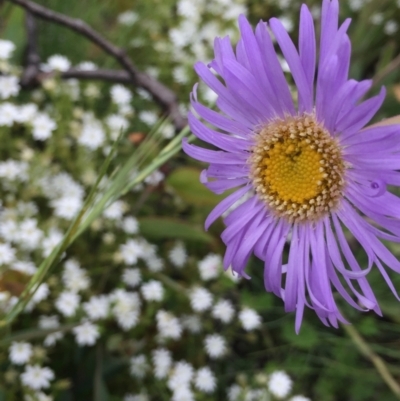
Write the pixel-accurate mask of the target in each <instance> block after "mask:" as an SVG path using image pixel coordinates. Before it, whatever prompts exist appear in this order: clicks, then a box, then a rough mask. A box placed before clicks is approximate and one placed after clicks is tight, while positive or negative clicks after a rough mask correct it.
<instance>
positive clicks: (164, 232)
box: [139, 217, 213, 243]
mask: <svg viewBox="0 0 400 401" xmlns="http://www.w3.org/2000/svg"><path fill="white" fill-rule="evenodd" d="M139 225H140V233H141V234H143V236H145V237H148V238H151V239H181V240H186V241H200V242H206V243H209V242H212V241H213V237H212V236H211V235H210V234H208V233H206V232H205V231H204V229H203V227H198V226H194V225H193V224H188V223H186V222H184V221H182V220H177V219H168V218H161V217H145V218H142V219H139Z"/></svg>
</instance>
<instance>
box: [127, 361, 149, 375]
mask: <svg viewBox="0 0 400 401" xmlns="http://www.w3.org/2000/svg"><path fill="white" fill-rule="evenodd" d="M148 368H149V365H148V363H147V359H146V356H145V355H138V356H134V357H132V358H131V360H130V369H129V371H130V373H131V375H132V376H133V377H137V378H138V379H142V378H143V377H144V376H145V375H146V371H147V370H148Z"/></svg>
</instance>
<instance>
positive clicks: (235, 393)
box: [227, 384, 242, 401]
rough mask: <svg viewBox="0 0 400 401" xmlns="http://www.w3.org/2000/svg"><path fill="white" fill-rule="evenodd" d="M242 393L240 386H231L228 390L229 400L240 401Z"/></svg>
mask: <svg viewBox="0 0 400 401" xmlns="http://www.w3.org/2000/svg"><path fill="white" fill-rule="evenodd" d="M241 392H242V389H241V388H240V386H238V385H237V384H233V385H232V386H230V387H229V388H228V391H227V393H228V400H229V401H238V400H239V396H240V394H241Z"/></svg>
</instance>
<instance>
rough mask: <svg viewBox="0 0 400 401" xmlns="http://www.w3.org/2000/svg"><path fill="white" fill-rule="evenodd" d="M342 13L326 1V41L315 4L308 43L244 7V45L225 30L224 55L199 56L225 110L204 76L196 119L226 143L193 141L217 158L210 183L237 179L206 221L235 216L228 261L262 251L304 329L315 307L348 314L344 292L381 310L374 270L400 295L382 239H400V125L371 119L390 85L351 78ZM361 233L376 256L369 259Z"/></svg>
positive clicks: (334, 320)
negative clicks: (341, 303)
mask: <svg viewBox="0 0 400 401" xmlns="http://www.w3.org/2000/svg"><path fill="white" fill-rule="evenodd" d="M338 19H339V4H338V0H324V1H323V4H322V16H321V35H320V38H319V42H318V45H319V52H318V51H317V40H316V36H315V29H314V22H313V19H312V16H311V14H310V11H309V10H308V8H307V6H305V5H303V6H302V8H301V13H300V32H299V43H298V46H297V47H296V46H295V44H294V43H293V42H292V40H291V39H290V37H289V35H288V33H287V32H286V30H285V29H284V27H283V25H282V23H281V22H280V21H279V20H278V19H275V18H272V19H271V20H270V21H269V23H266V22H263V21H261V22H260V23H259V24H258V25H257V27H256V29H255V31H254V30H253V29H252V27H251V26H250V24H249V23H248V21H247V20H246V18H245V17H244V16H241V17H240V18H239V28H240V32H241V39H240V40H239V42H238V43H237V45H236V49H233V48H232V46H231V43H230V40H229V38H228V37H225V38H217V39H216V40H215V47H214V50H215V58H214V60H212V62H211V63H210V64H209V65H204V64H203V63H197V64H196V65H195V70H196V72H197V73H198V75H199V77H200V78H201V79H202V80H203V81H204V82H205V84H206V85H208V86H209V87H210V88H211V89H212V90H213V91H214V92H215V93H216V95H217V96H218V97H217V101H216V106H217V108H218V109H219V110H218V111H213V110H211V109H209V108H207V107H205V106H204V105H202V104H201V103H200V102H198V99H197V94H196V91H197V85H196V86H195V88H194V90H193V93H192V99H191V103H192V107H193V113H192V112H191V113H189V124H190V127H191V129H192V132H193V133H194V135H196V136H197V137H198V138H199V139H201V140H202V141H204V142H206V143H209V144H210V145H213V146H214V147H215V148H216V149H209V148H201V147H198V146H196V145H191V144H188V143H187V142H186V141H184V142H183V148H184V151H185V152H186V153H187V154H188V155H189V156H191V157H193V158H195V159H197V160H200V161H202V162H206V163H209V166H208V168H207V169H206V170H204V171H203V173H202V175H201V181H202V183H203V184H204V185H205V186H207V187H208V188H209V189H210V190H211V191H213V192H215V193H218V194H220V193H223V192H225V191H227V190H232V189H234V191H233V192H232V191H231V193H230V194H229V195H228V196H227V197H226V198H225V199H224V200H223V201H222V202H221V203H219V204H218V205H217V206H216V207H215V208H214V210H213V211H212V212H211V213H210V215H209V216H208V218H207V220H206V228H208V227H209V226H210V225H211V224H212V223H213V222H214V221H215V220H216V219H218V218H219V217H221V216H224V223H225V225H226V228H225V230H224V231H223V233H222V234H221V238H222V240H223V241H224V243H225V244H226V247H227V249H226V253H225V257H224V267H225V268H226V269H227V268H228V267H229V266H231V267H232V270H233V271H234V272H236V273H237V274H239V275H240V276H243V277H248V276H247V274H246V272H245V269H246V264H247V262H248V260H249V258H250V256H251V255H253V254H254V255H255V256H256V257H258V258H259V259H261V260H262V261H264V264H265V268H264V283H265V288H266V290H267V291H270V292H273V293H274V294H276V295H277V296H278V297H280V298H282V300H283V301H284V304H285V310H286V311H287V312H291V311H295V313H296V323H295V326H296V331H298V330H299V329H300V325H301V321H302V318H303V312H304V308H305V306H307V307H309V308H312V309H314V310H315V312H316V314H317V315H318V317H319V318H320V319H321V321H322V322H323V323H324V324H325V325H332V326H334V327H337V326H338V321H340V322H344V323H346V320H345V319H344V317H343V316H342V315H341V313H340V311H339V309H338V307H337V304H336V300H335V298H334V296H333V293H334V292H338V293H339V294H340V295H341V296H342V297H343V298H344V299H345V300H346V301H347V302H348V303H349V304H350V305H351V306H353V307H354V308H356V309H358V310H361V311H368V310H373V311H375V312H376V313H378V314H381V311H380V308H379V305H378V302H377V300H376V298H375V296H374V293H373V291H372V289H371V286H370V284H369V283H368V280H367V276H368V273H369V272H370V271H371V269H379V271H380V273H381V274H382V276H383V278H384V279H385V280H386V282H387V284H388V286H389V288H390V289H391V291H392V292H393V294H394V295H395V297H396V298H399V297H398V295H397V292H396V289H395V288H394V286H393V284H392V282H391V280H390V277H389V274H388V271H390V270H393V271H395V272H397V273H400V262H399V261H398V260H396V258H395V257H394V256H393V255H392V254H391V253H390V251H389V250H388V249H387V248H386V247H385V246H384V245H383V244H382V241H381V240H389V241H394V242H400V199H399V198H398V197H397V196H396V195H394V194H393V193H391V192H389V190H388V189H387V188H388V186H400V172H399V170H400V126H399V125H387V126H375V127H370V128H364V127H365V125H366V124H367V123H368V122H369V121H370V120H371V119H372V117H373V116H374V115H375V113H376V112H377V111H378V109H379V107H380V106H381V104H382V102H383V100H384V96H385V90H384V89H383V88H382V90H381V91H380V93H379V94H378V95H376V96H374V97H372V98H370V99H368V100H362V98H363V97H364V95H365V94H366V93H367V91H368V90H369V89H370V87H371V82H370V81H361V82H357V81H355V80H352V79H349V78H348V73H349V65H350V53H351V43H350V40H349V37H348V36H347V29H348V27H349V25H350V20H346V21H344V22H343V23H342V24H341V25H339V24H338ZM268 28H270V31H272V33H273V35H274V36H275V39H276V42H277V45H278V46H279V49H280V52H281V53H282V55H283V57H284V59H285V61H286V63H287V65H288V66H289V69H290V74H291V76H292V79H293V82H294V84H295V92H297V96H292V92H293V91H291V89H290V87H289V85H288V82H287V80H286V77H285V74H284V72H283V70H282V67H281V62H280V61H279V58H278V56H277V52H276V50H275V48H274V44H273V41H272V39H271V36H270V34H269V29H268ZM317 54H318V57H317ZM317 66H318V69H317ZM317 71H318V73H317ZM294 98H295V99H296V100H295V101H294ZM349 235H352V236H353V237H354V239H355V240H356V241H357V242H358V243H359V244H360V246H361V247H362V249H363V250H364V252H365V254H366V256H367V264H366V265H360V264H359V262H358V261H357V259H356V257H355V255H354V253H353V250H352V249H351V247H350V246H349V244H348V240H347V238H348V236H349ZM285 246H286V247H287V248H288V255H286V254H287V252H284V248H285ZM285 255H286V256H285Z"/></svg>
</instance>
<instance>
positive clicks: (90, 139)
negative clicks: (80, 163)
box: [78, 119, 106, 150]
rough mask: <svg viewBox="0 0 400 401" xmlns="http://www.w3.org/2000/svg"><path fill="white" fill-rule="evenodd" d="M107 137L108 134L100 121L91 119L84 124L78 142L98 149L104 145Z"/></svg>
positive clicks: (91, 148)
mask: <svg viewBox="0 0 400 401" xmlns="http://www.w3.org/2000/svg"><path fill="white" fill-rule="evenodd" d="M105 139H106V135H105V133H104V130H103V127H102V126H101V124H100V122H99V121H97V120H95V119H89V120H88V121H85V123H84V124H83V127H82V131H81V134H80V136H79V138H78V143H79V144H81V145H82V146H85V147H86V148H88V149H90V150H96V149H98V148H99V147H100V146H101V145H103V143H104V141H105Z"/></svg>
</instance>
